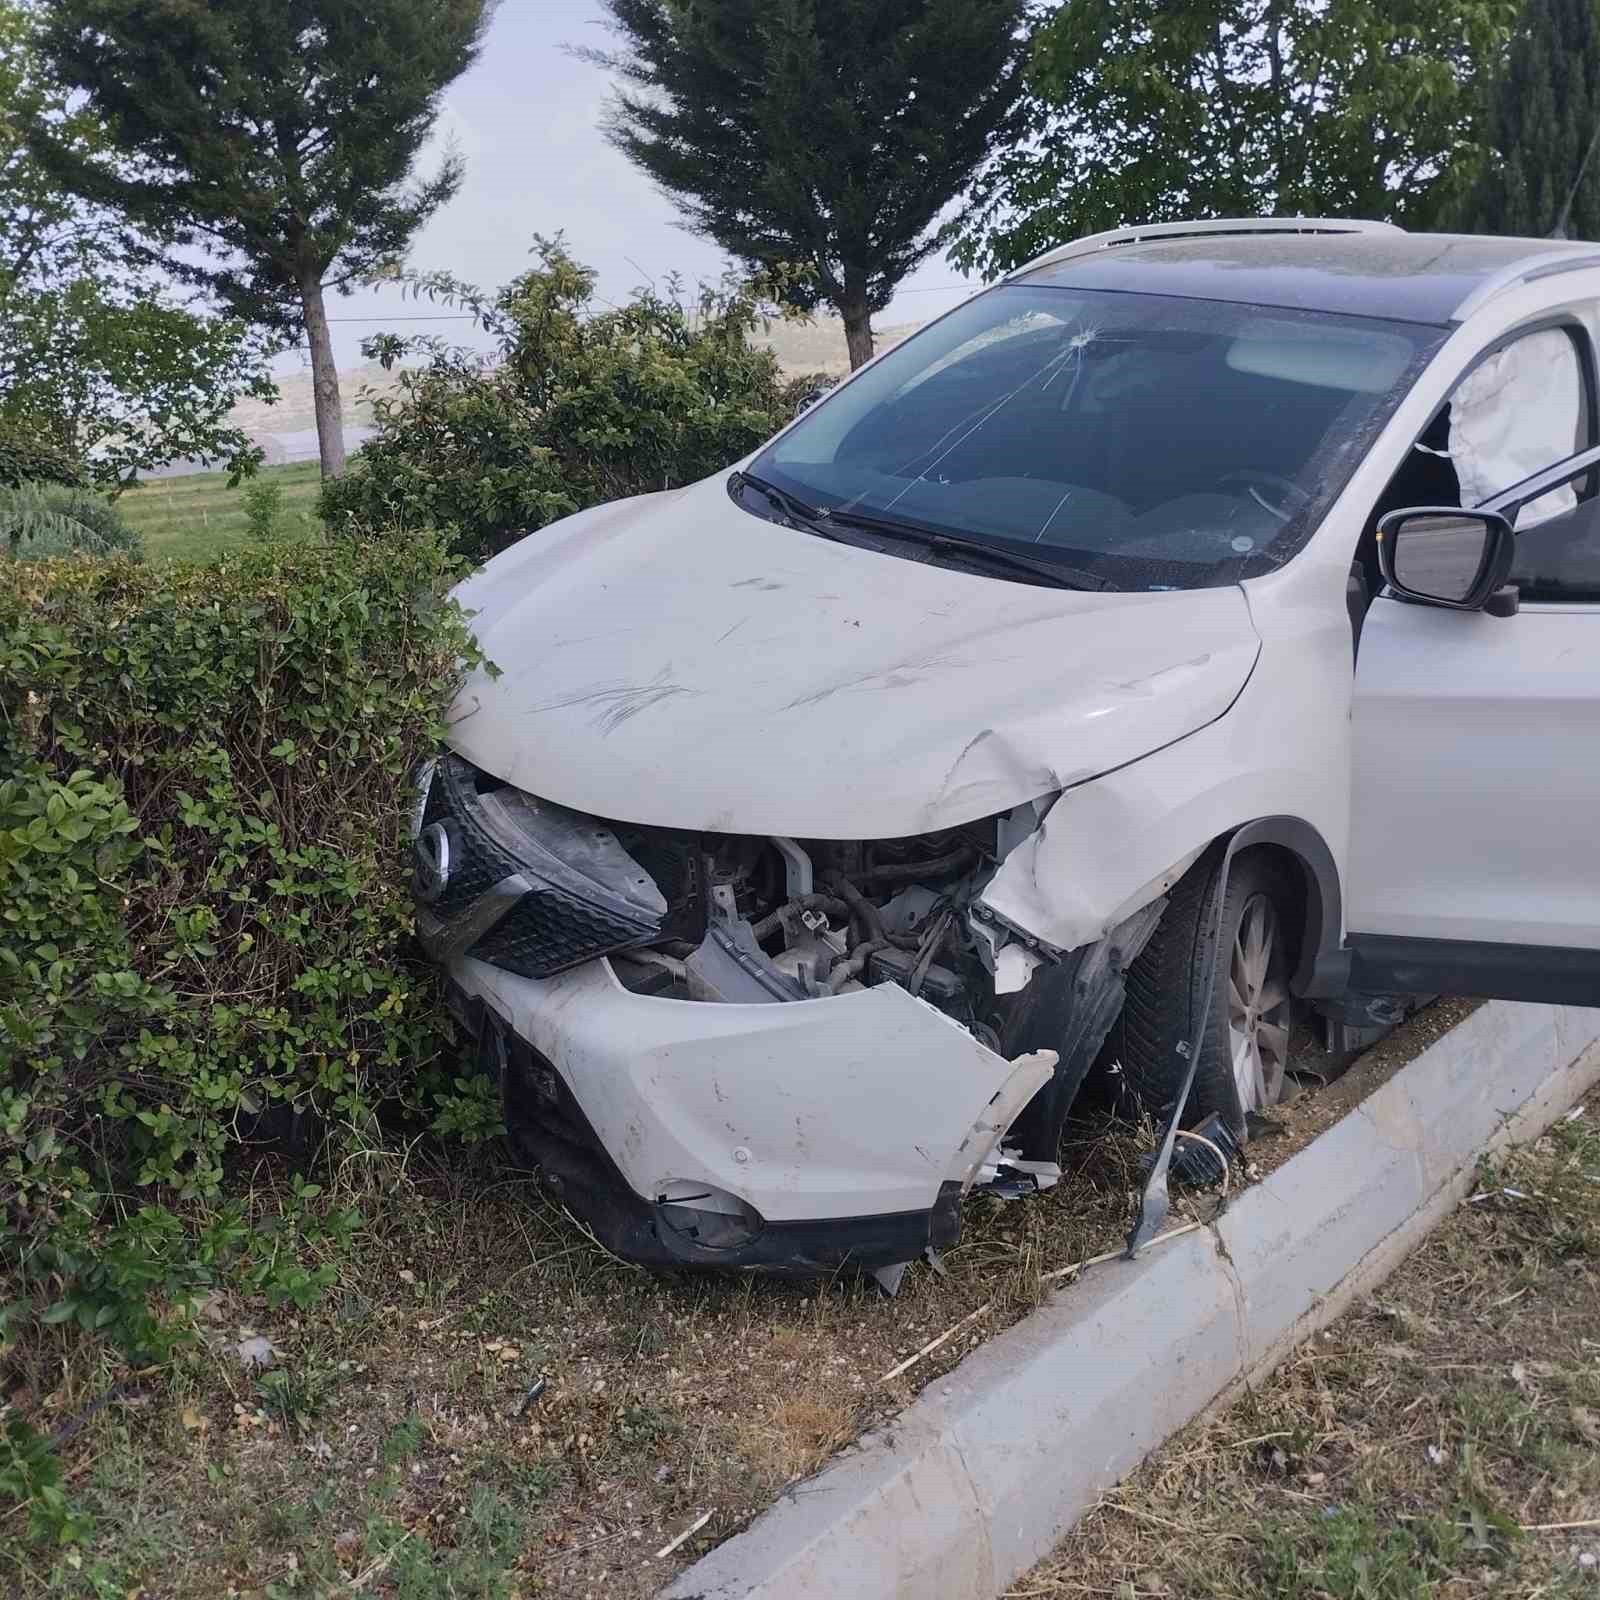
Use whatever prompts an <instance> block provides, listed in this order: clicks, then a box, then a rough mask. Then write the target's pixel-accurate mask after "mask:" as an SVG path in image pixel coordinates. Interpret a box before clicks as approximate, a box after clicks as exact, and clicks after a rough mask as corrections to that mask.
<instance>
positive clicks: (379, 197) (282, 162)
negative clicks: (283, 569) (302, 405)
mask: <svg viewBox="0 0 1600 1600" xmlns="http://www.w3.org/2000/svg"><path fill="white" fill-rule="evenodd" d="M494 4H495V0H271V3H266V0H51V5H50V8H49V12H48V16H47V19H46V22H45V27H44V33H43V47H44V50H45V53H46V55H47V57H48V59H49V61H50V63H51V66H52V69H53V72H54V75H55V78H56V81H57V82H58V83H59V85H60V86H61V87H62V88H63V89H65V90H67V91H69V92H71V93H73V94H74V95H78V96H82V97H83V98H82V104H83V105H84V106H85V108H86V109H87V111H88V112H90V113H91V114H92V115H93V116H94V117H95V118H96V119H97V120H98V121H99V122H100V123H101V124H102V125H103V126H104V128H105V133H106V141H107V145H106V148H105V149H104V150H103V151H100V150H83V149H81V148H75V147H74V146H73V145H72V144H70V143H69V142H68V141H66V140H64V139H63V138H61V137H60V136H59V134H58V132H57V130H56V129H54V128H53V127H47V128H44V129H42V130H40V131H39V132H38V133H37V134H36V135H35V137H34V140H33V148H34V150H35V152H36V154H37V155H38V156H39V158H40V160H41V161H42V162H43V163H44V165H45V166H46V167H47V169H48V170H50V171H51V172H52V173H54V174H55V175H56V176H57V177H58V178H59V179H60V180H61V181H62V182H63V183H64V184H66V185H67V186H68V187H70V188H71V189H72V190H73V191H74V192H75V193H77V194H78V195H80V196H82V197H83V198H84V199H85V200H87V201H89V202H90V203H92V204H98V205H105V206H109V207H113V208H115V209H116V210H117V211H119V212H120V213H121V214H122V215H123V216H124V217H126V218H127V219H128V221H129V222H130V223H131V224H132V225H133V226H135V227H137V228H139V229H142V230H144V231H146V232H147V233H149V234H150V235H151V236H153V237H154V238H155V239H156V240H158V241H159V243H158V244H157V245H153V246H150V247H148V249H147V250H146V256H147V258H148V259H150V260H152V261H157V262H159V264H160V265H161V266H162V267H163V268H164V269H165V270H166V271H168V272H170V273H171V274H172V275H173V276H174V277H176V278H177V279H179V280H180V281H182V282H187V283H192V284H195V285H198V286H200V287H202V288H204V289H205V290H206V291H208V292H209V293H211V294H213V295H215V296H216V297H217V299H218V300H219V301H220V302H221V303H222V304H223V305H224V306H226V307H227V308H228V309H230V310H231V311H232V312H234V314H235V315H237V316H239V317H241V318H243V319H245V320H246V321H248V322H250V323H253V324H255V325H257V326H259V327H264V328H268V329H272V330H277V331H282V332H286V333H293V334H295V335H303V336H304V338H305V339H306V342H307V344H308V345H309V347H310V352H311V371H312V383H313V391H314V394H315V400H316V413H317V438H318V442H319V445H320V449H321V456H322V470H323V474H324V475H325V476H337V475H338V474H339V473H340V472H342V471H343V470H344V463H345V451H344V428H343V422H342V407H341V403H340V396H339V374H338V369H337V367H336V365H335V363H334V358H333V345H332V340H331V338H330V336H329V332H328V317H327V308H326V302H325V291H326V290H327V288H329V287H330V286H331V287H333V288H336V289H342V290H345V291H347V292H348V290H349V288H350V287H351V286H352V285H353V284H354V283H356V282H358V281H361V280H364V279H367V278H369V277H371V276H373V275H374V274H376V273H378V272H380V271H383V270H384V269H386V268H389V267H391V266H392V265H393V264H394V263H395V262H396V261H397V260H398V258H399V257H400V256H401V254H402V253H403V252H404V250H405V248H406V245H407V244H408V242H409V241H410V239H411V238H412V236H413V235H414V234H415V232H416V230H417V229H418V228H419V227H420V226H421V225H422V224H423V223H424V222H425V221H426V220H427V219H428V218H429V217H430V216H432V214H433V213H434V212H435V211H436V210H437V209H438V208H439V206H441V205H442V204H443V203H444V202H445V201H446V200H447V199H448V198H449V197H450V196H451V195H452V194H454V193H455V191H456V189H457V187H458V186H459V184H460V180H461V166H460V162H459V161H458V160H457V159H455V158H454V157H448V158H447V159H446V160H445V161H444V162H443V163H442V165H441V166H440V168H439V170H438V171H437V172H436V173H435V174H434V175H433V176H432V177H430V178H426V179H423V180H422V181H420V182H417V183H415V184H414V185H412V186H410V187H408V186H407V180H408V176H409V174H410V172H411V169H412V166H413V163H414V162H415V160H416V157H417V154H418V151H419V150H420V148H421V146H422V144H423V142H424V141H425V140H426V139H427V137H428V134H429V132H430V130H431V129H432V127H433V123H434V119H435V117H436V115H437V111H438V102H439V96H440V94H441V93H442V91H443V89H444V88H445V86H446V85H447V84H449V83H451V82H452V81H453V80H454V79H455V78H456V77H458V76H459V75H460V74H461V73H462V72H464V71H465V70H466V68H467V67H468V66H469V65H470V64H471V63H472V61H473V60H474V59H475V57H476V55H477V51H478V48H479V45H480V43H481V39H482V35H483V30H484V28H485V26H486V24H487V20H488V17H489V15H490V13H491V11H492V9H493V6H494ZM75 103H76V102H75Z"/></svg>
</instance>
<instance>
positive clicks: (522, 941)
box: [419, 755, 703, 978]
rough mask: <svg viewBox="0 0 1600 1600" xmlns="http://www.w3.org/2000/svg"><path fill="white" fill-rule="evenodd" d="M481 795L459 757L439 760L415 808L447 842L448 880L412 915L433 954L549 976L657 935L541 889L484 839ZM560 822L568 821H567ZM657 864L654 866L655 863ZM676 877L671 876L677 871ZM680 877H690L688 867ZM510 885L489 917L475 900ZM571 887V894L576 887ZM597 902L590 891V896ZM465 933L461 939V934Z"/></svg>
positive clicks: (537, 879) (615, 912)
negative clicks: (518, 889)
mask: <svg viewBox="0 0 1600 1600" xmlns="http://www.w3.org/2000/svg"><path fill="white" fill-rule="evenodd" d="M491 787H493V786H492V785H491ZM484 793H485V791H484V790H483V789H481V788H480V775H479V773H478V772H477V771H476V769H475V768H473V767H472V766H471V765H470V764H469V763H468V762H466V761H463V760H462V759H461V758H460V757H459V756H452V755H447V756H444V757H443V758H441V760H440V761H439V762H438V764H437V766H436V767H435V768H434V772H433V777H432V780H431V782H430V784H429V787H428V793H427V796H426V798H425V800H424V802H423V809H422V825H423V827H424V828H428V827H432V826H434V825H435V824H437V825H439V826H442V827H443V828H444V829H445V831H446V833H447V835H448V837H449V841H450V872H449V876H448V879H447V881H446V884H445V888H444V892H443V893H442V894H440V895H439V896H438V898H437V899H435V900H434V901H433V902H432V904H430V905H426V906H423V907H421V908H420V916H419V927H421V928H422V929H423V932H424V943H425V944H426V945H427V947H428V949H429V950H430V951H431V952H432V953H433V954H434V955H436V956H439V957H441V958H442V959H448V958H450V957H453V956H455V955H459V954H466V955H470V956H473V957H475V958H477V959H478V960H480V961H487V962H489V963H490V964H491V965H493V966H497V967H501V968H504V969H505V970H506V971H508V972H515V973H517V974H518V975H519V976H521V977H525V978H550V977H554V976H555V975H556V974H557V973H560V972H565V971H567V970H568V969H569V968H571V967H577V966H582V965H583V963H584V962H586V961H593V960H594V959H596V957H598V956H603V955H610V954H611V953H613V952H614V951H617V950H626V949H633V948H637V947H638V946H639V945H643V944H650V943H653V942H654V941H655V940H657V939H660V938H662V937H663V933H662V923H661V921H660V919H659V918H651V917H649V916H647V915H645V914H644V913H642V912H641V913H638V914H634V915H629V914H628V913H627V911H626V908H625V907H622V906H612V905H606V904H604V903H602V899H601V898H597V899H594V900H591V899H588V898H585V897H584V895H583V894H582V893H581V892H580V893H574V892H573V890H572V889H571V888H569V887H567V886H566V885H563V884H559V883H553V882H549V881H547V880H546V879H545V878H544V877H543V876H542V875H541V874H540V872H539V871H538V870H537V869H536V868H534V867H532V866H530V865H529V864H528V862H527V861H524V860H521V859H519V858H518V856H517V855H515V854H513V853H512V852H511V851H510V850H508V849H507V848H506V847H505V845H504V844H502V843H501V842H500V840H499V839H497V838H495V837H494V836H493V835H492V834H491V833H490V832H489V831H488V829H487V828H486V827H485V826H484V824H483V821H482V820H481V818H480V816H479V815H478V809H477V808H478V802H479V799H480V796H481V795H483V794H484ZM552 809H555V810H559V808H552ZM565 815H566V816H568V817H569V818H570V817H571V815H572V814H571V813H565ZM546 859H547V860H548V858H546ZM666 860H667V858H663V862H664V863H665V861H666ZM637 865H638V866H639V867H643V869H644V870H645V871H646V872H649V871H650V864H648V863H645V862H644V861H643V860H640V861H639V862H638V863H637ZM550 870H551V871H553V872H555V873H556V875H557V876H560V875H562V873H563V872H564V871H565V869H564V868H559V867H556V866H555V865H554V864H552V866H551V869H550ZM683 870H685V869H684V868H682V867H681V866H680V867H679V868H678V872H680V873H681V872H682V871H683ZM687 870H689V871H690V872H691V874H692V871H693V868H692V867H691V868H689V869H687ZM568 876H569V877H570V874H568ZM512 878H520V880H521V881H522V882H524V883H526V884H527V885H528V887H527V889H526V890H525V892H523V893H522V894H521V895H520V897H518V896H516V894H515V885H513V886H511V894H509V895H507V897H506V898H505V901H504V905H505V910H504V911H503V912H501V913H500V914H499V915H498V916H496V915H495V913H494V908H493V906H492V905H488V906H486V905H485V904H483V902H484V897H485V896H486V895H488V894H490V892H491V891H492V890H495V889H496V888H497V887H498V886H501V885H504V884H506V881H507V880H508V879H512ZM578 882H579V885H580V888H581V885H582V882H583V880H582V879H581V878H580V879H579V880H578ZM605 894H606V891H605V890H604V889H601V888H600V887H599V886H598V885H597V886H596V895H597V897H604V896H605ZM485 913H486V914H487V915H488V916H489V917H491V918H493V920H492V922H491V923H490V925H489V926H487V927H485V926H484V921H483V920H482V917H483V915H484V914H485ZM700 914H701V915H703V912H701V913H700ZM467 929H471V931H470V932H466V931H464V930H467Z"/></svg>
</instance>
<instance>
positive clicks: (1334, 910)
mask: <svg viewBox="0 0 1600 1600" xmlns="http://www.w3.org/2000/svg"><path fill="white" fill-rule="evenodd" d="M1223 841H1227V842H1230V843H1231V844H1232V845H1233V848H1234V853H1235V854H1237V853H1238V852H1239V851H1241V850H1253V849H1256V848H1258V847H1263V848H1269V849H1271V850H1273V851H1274V853H1275V854H1277V855H1278V856H1279V857H1280V858H1282V859H1285V860H1287V861H1288V862H1290V863H1291V864H1292V865H1293V867H1294V868H1295V870H1296V871H1297V873H1298V875H1299V878H1300V882H1301V887H1302V888H1303V890H1304V894H1305V924H1304V927H1303V929H1302V932H1301V938H1300V958H1299V961H1298V963H1297V964H1296V967H1295V971H1294V977H1293V978H1292V979H1291V980H1290V982H1291V987H1292V988H1293V989H1294V992H1295V993H1296V994H1297V995H1300V996H1302V997H1303V998H1310V999H1315V998H1319V997H1322V996H1326V995H1333V994H1338V993H1339V992H1340V991H1341V990H1342V989H1344V988H1345V987H1346V984H1347V982H1348V980H1349V973H1350V953H1349V951H1348V950H1345V949H1344V948H1343V945H1344V901H1343V896H1342V894H1341V891H1340V888H1339V867H1338V864H1337V863H1336V862H1335V860H1334V858H1333V851H1332V850H1330V849H1329V848H1328V842H1327V840H1326V839H1324V838H1323V837H1322V835H1321V834H1320V833H1319V832H1318V831H1317V830H1316V828H1314V827H1313V826H1312V825H1311V824H1310V823H1309V822H1307V821H1305V820H1304V819H1303V818H1301V817H1292V816H1272V817H1257V818H1256V820H1255V821H1254V822H1246V823H1244V824H1242V825H1241V826H1240V827H1238V828H1235V829H1234V830H1233V831H1232V832H1231V833H1228V834H1224V835H1223V836H1222V840H1220V841H1218V842H1223Z"/></svg>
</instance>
